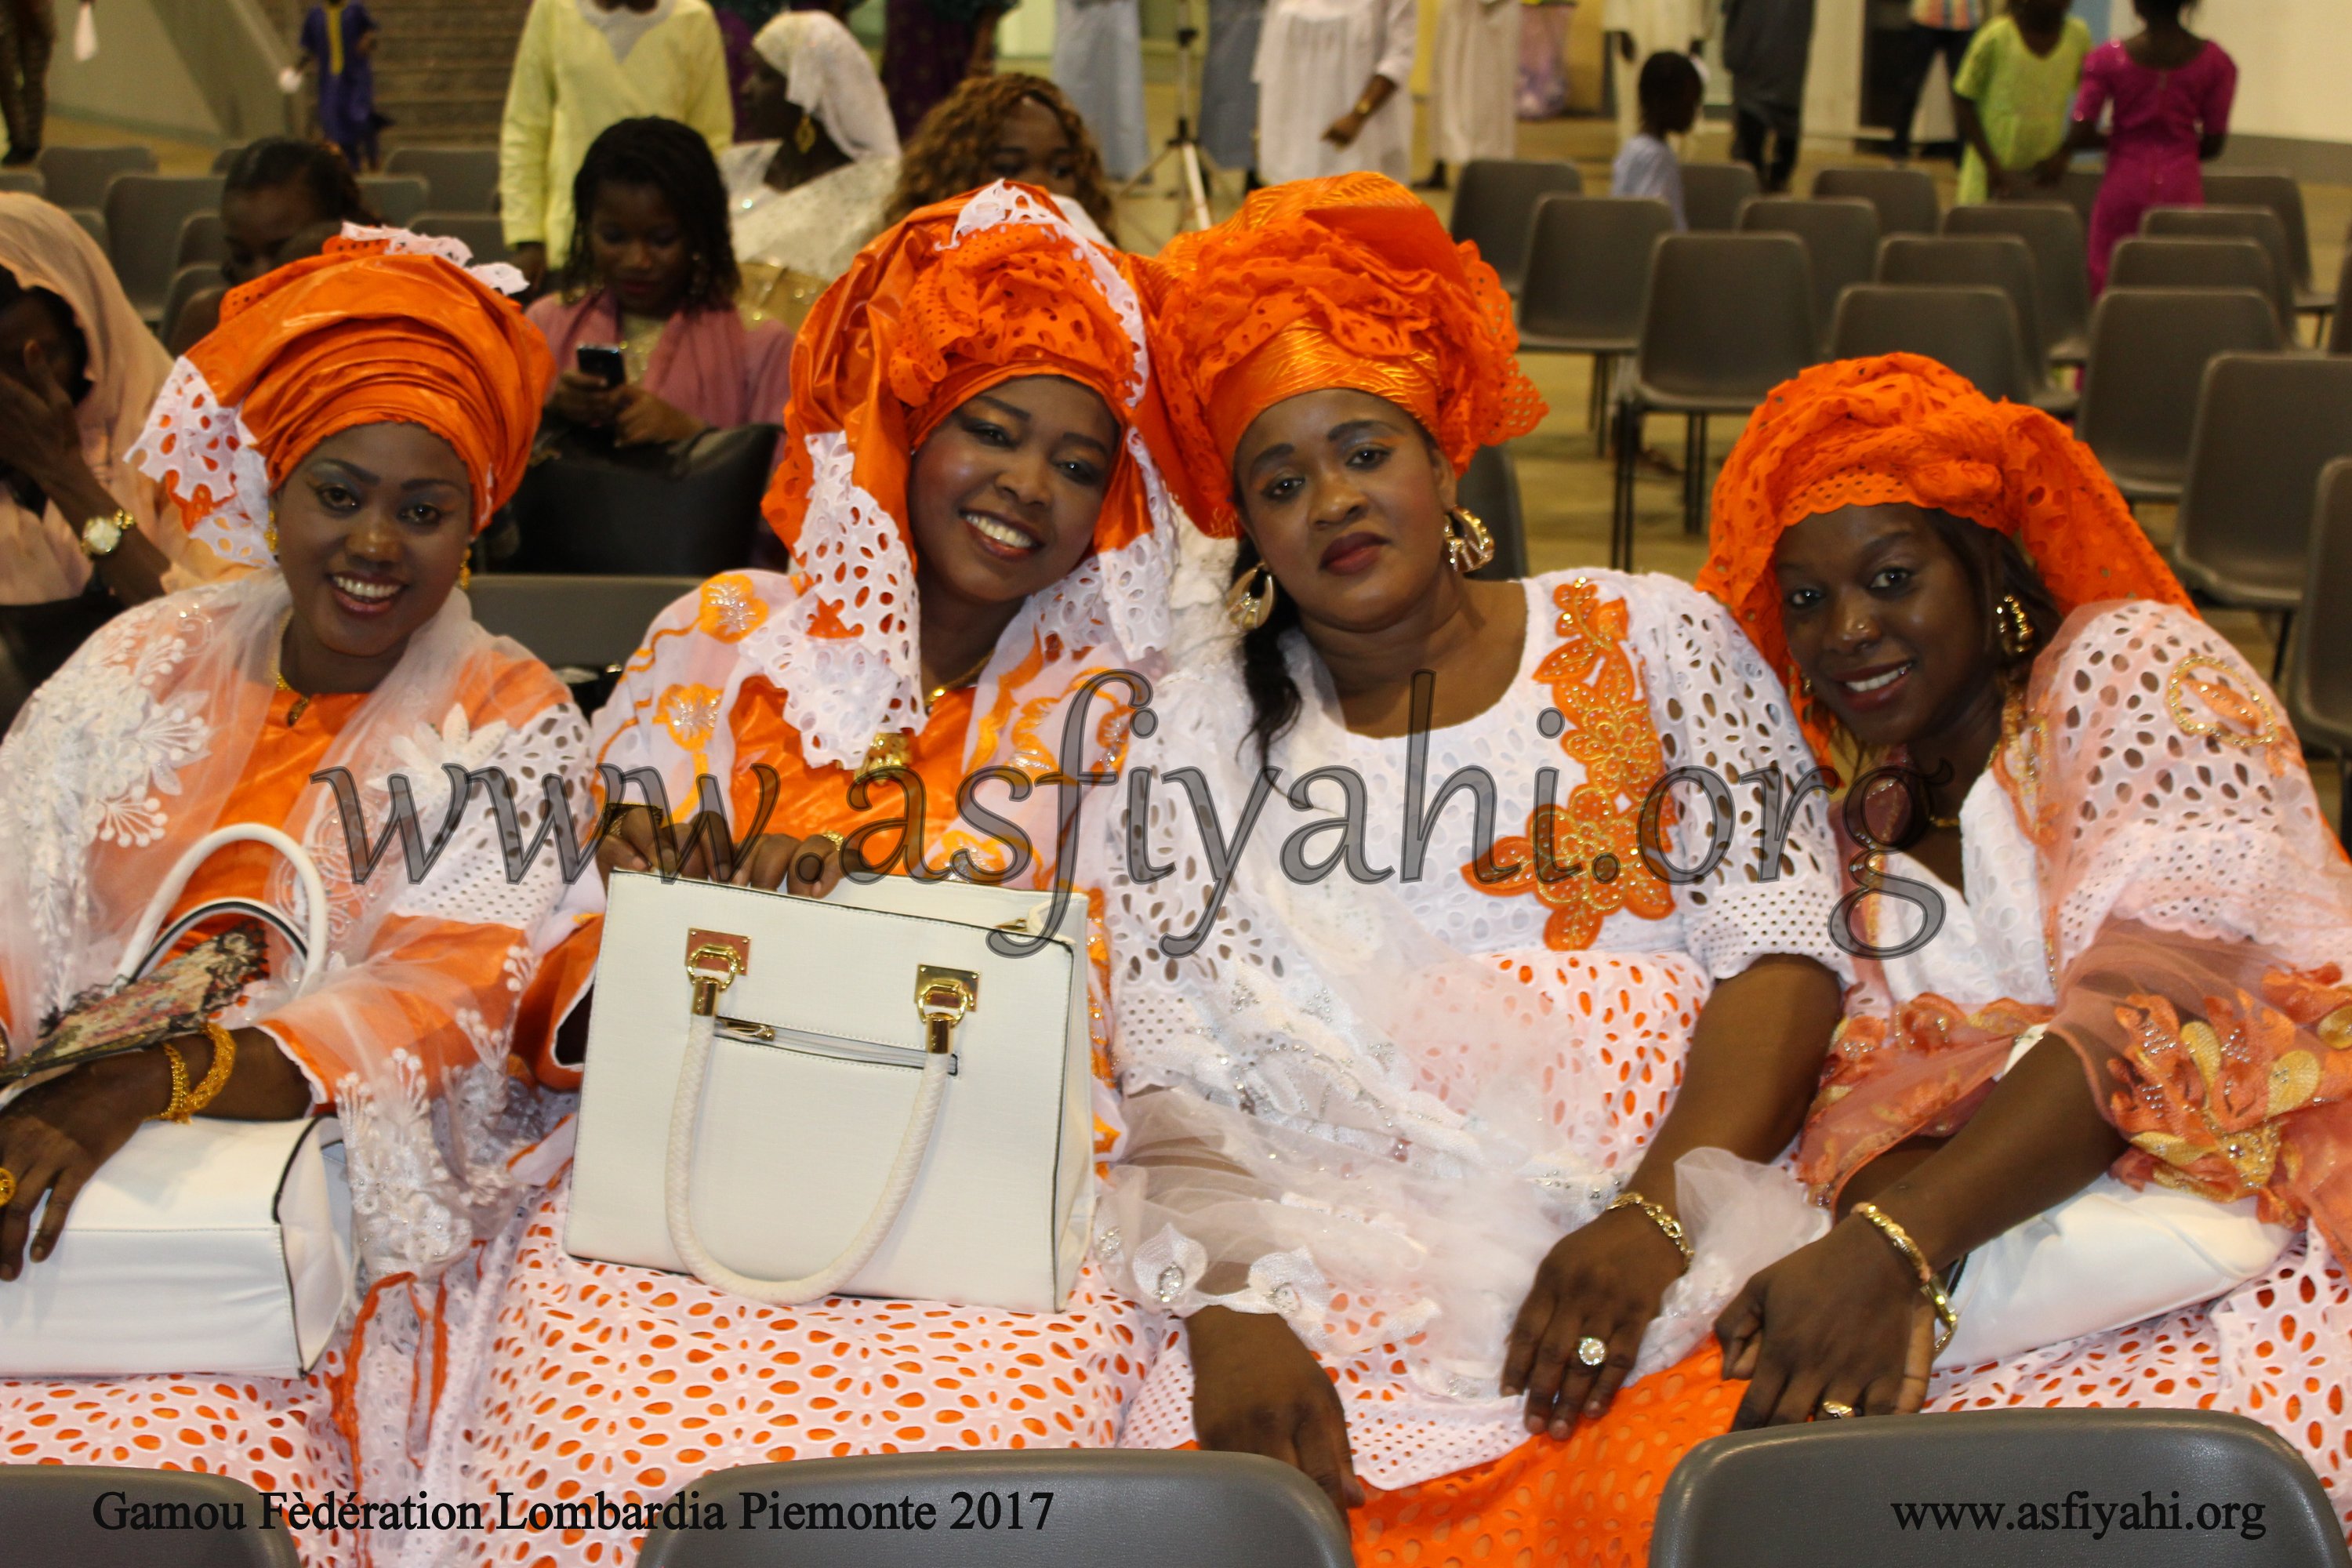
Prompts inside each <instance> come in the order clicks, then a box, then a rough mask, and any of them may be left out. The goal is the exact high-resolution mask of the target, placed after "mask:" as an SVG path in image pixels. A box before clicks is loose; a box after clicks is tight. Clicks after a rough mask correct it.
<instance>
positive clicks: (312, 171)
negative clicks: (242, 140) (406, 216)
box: [221, 136, 383, 224]
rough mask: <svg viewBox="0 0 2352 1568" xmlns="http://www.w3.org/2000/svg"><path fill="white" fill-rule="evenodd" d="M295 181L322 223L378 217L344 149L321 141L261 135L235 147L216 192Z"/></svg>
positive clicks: (371, 221) (372, 221) (244, 190)
mask: <svg viewBox="0 0 2352 1568" xmlns="http://www.w3.org/2000/svg"><path fill="white" fill-rule="evenodd" d="M288 185H299V186H300V187H301V188H302V190H303V192H304V193H305V194H306V195H309V196H310V205H311V206H312V208H313V209H315V210H316V211H317V213H318V215H319V219H320V222H322V223H362V224H375V223H381V222H382V221H383V219H381V218H379V217H377V216H376V213H375V208H373V206H371V205H368V199H367V194H366V193H365V192H363V191H362V190H361V189H360V183H359V180H358V178H357V177H356V176H355V175H353V174H352V166H351V165H350V164H349V163H345V162H344V161H343V155H342V154H341V153H339V152H337V151H336V150H335V149H334V148H332V147H330V146H328V145H327V144H326V143H325V142H304V141H300V140H298V139H297V138H295V137H292V136H265V137H263V138H262V139H261V140H260V141H258V142H252V143H250V144H248V145H247V147H245V148H244V149H243V150H242V151H240V152H239V153H237V155H236V158H235V159H233V160H232V161H231V162H230V163H229V166H228V173H227V174H226V176H224V177H223V179H222V181H221V193H222V194H223V195H232V194H235V195H246V194H249V193H251V192H254V191H274V190H278V189H281V188H283V187H285V186H288Z"/></svg>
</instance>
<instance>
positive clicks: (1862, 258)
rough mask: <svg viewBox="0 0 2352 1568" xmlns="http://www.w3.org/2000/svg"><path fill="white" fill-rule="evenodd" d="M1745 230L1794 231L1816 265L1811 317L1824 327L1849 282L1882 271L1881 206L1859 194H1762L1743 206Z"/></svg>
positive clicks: (1741, 216) (1742, 226)
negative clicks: (1811, 198)
mask: <svg viewBox="0 0 2352 1568" xmlns="http://www.w3.org/2000/svg"><path fill="white" fill-rule="evenodd" d="M1739 227H1740V230H1741V232H1743V233H1747V234H1757V233H1780V234H1793V235H1795V236H1797V237H1799V238H1801V239H1802V240H1803V241H1804V242H1805V250H1806V253H1807V254H1808V255H1809V256H1811V258H1812V266H1813V321H1814V322H1815V324H1816V325H1818V326H1820V327H1822V328H1823V329H1826V328H1827V327H1828V326H1829V324H1830V322H1831V321H1833V320H1834V319H1835V318H1836V315H1837V300H1838V296H1839V295H1840V294H1842V293H1843V292H1844V291H1845V288H1846V285H1847V284H1849V283H1867V282H1869V281H1870V278H1871V274H1873V273H1874V272H1875V271H1877V270H1878V209H1877V208H1876V207H1874V206H1873V205H1870V204H1869V203H1868V202H1866V201H1864V200H1863V199H1862V198H1861V197H1859V196H1836V197H1832V198H1830V199H1828V200H1825V201H1809V200H1805V199H1803V198H1801V197H1797V196H1759V197H1757V198H1756V199H1755V200H1754V201H1752V202H1749V203H1748V205H1746V206H1743V207H1741V208H1740V209H1739Z"/></svg>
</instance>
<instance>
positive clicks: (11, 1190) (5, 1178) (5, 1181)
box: [0, 1165, 16, 1209]
mask: <svg viewBox="0 0 2352 1568" xmlns="http://www.w3.org/2000/svg"><path fill="white" fill-rule="evenodd" d="M15 1197H16V1173H15V1172H14V1171H11V1170H9V1169H8V1168H7V1167H6V1166H5V1165H0V1209H5V1208H6V1207H7V1206H8V1205H9V1203H10V1201H11V1200H12V1199H14V1198H15Z"/></svg>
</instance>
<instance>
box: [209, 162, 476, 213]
mask: <svg viewBox="0 0 2352 1568" xmlns="http://www.w3.org/2000/svg"><path fill="white" fill-rule="evenodd" d="M244 151H245V149H244V148H242V147H225V148H223V149H221V152H220V155H219V156H218V157H215V159H214V160H213V173H214V174H227V173H228V168H229V165H230V164H231V163H236V158H237V154H238V153H242V152H244ZM399 179H416V180H422V181H424V182H425V185H426V186H427V187H428V188H429V189H430V190H431V191H432V193H433V201H432V205H433V206H434V208H435V209H436V211H440V212H451V213H494V212H496V211H498V210H499V151H498V149H497V148H495V147H397V148H394V150H393V152H392V153H391V155H390V156H388V157H387V158H385V159H384V161H383V173H382V174H362V175H361V176H360V184H362V185H365V184H368V183H369V182H370V181H375V180H399ZM376 210H377V211H378V212H381V213H383V216H384V218H385V220H386V221H387V222H391V223H399V222H401V221H403V220H402V219H400V218H397V217H394V216H393V215H392V214H391V213H390V212H387V211H385V209H384V208H383V205H381V204H378V205H377V207H376ZM415 210H416V211H420V212H421V211H423V210H424V204H422V203H419V204H418V205H417V207H416V208H415Z"/></svg>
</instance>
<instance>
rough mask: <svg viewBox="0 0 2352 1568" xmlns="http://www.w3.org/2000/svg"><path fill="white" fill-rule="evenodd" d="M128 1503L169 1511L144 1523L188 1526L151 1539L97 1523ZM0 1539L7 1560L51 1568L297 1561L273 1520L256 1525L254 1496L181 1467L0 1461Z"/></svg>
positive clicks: (220, 1566)
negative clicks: (153, 1521)
mask: <svg viewBox="0 0 2352 1568" xmlns="http://www.w3.org/2000/svg"><path fill="white" fill-rule="evenodd" d="M118 1499H119V1500H120V1501H119V1503H118V1501H117V1500H118ZM134 1504H145V1505H147V1506H149V1507H150V1508H151V1509H157V1510H170V1511H166V1512H163V1513H162V1514H160V1515H156V1514H151V1515H149V1517H150V1518H151V1519H153V1518H158V1517H160V1518H162V1519H163V1520H166V1521H177V1520H179V1519H181V1518H183V1517H184V1518H185V1519H186V1520H187V1521H188V1522H189V1526H190V1528H187V1529H184V1530H173V1531H170V1532H169V1533H164V1534H158V1533H156V1532H154V1531H146V1530H125V1529H115V1530H109V1529H107V1528H105V1526H103V1525H102V1524H100V1522H99V1519H100V1518H111V1517H120V1516H118V1515H117V1514H116V1513H115V1510H117V1509H118V1508H123V1509H127V1508H128V1507H130V1506H131V1505H134ZM177 1510H186V1512H185V1514H184V1515H182V1514H181V1513H179V1512H178V1511H177ZM94 1515H95V1516H96V1517H93V1516H94ZM239 1520H241V1521H242V1524H241V1526H240V1525H239V1524H237V1523H236V1522H235V1521H239ZM0 1541H5V1542H7V1543H8V1560H9V1561H10V1562H12V1563H43V1564H48V1563H55V1564H58V1568H67V1565H68V1564H70V1568H152V1564H154V1563H171V1564H172V1565H173V1568H295V1564H296V1563H297V1562H298V1559H297V1558H296V1556H295V1553H294V1537H293V1535H292V1534H291V1533H290V1532H289V1531H287V1530H286V1529H285V1528H284V1521H279V1522H278V1526H277V1527H276V1528H273V1529H269V1530H264V1529H262V1528H261V1494H260V1493H259V1492H257V1491H255V1490H254V1489H252V1488H251V1487H249V1486H247V1485H246V1484H245V1483H244V1482H243V1481H239V1480H232V1479H229V1478H228V1477H226V1476H215V1475H205V1474H202V1473H199V1472H196V1471H191V1470H142V1469H126V1468H120V1467H117V1466H112V1465H0Z"/></svg>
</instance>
